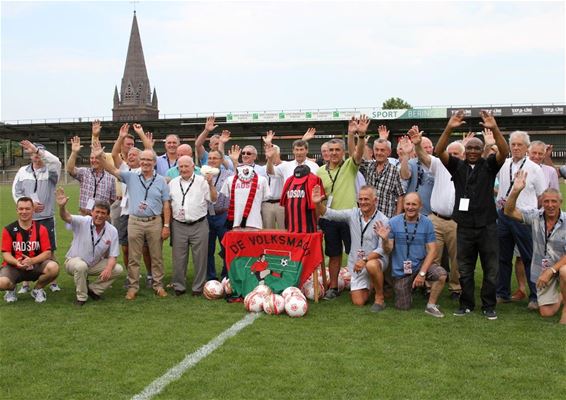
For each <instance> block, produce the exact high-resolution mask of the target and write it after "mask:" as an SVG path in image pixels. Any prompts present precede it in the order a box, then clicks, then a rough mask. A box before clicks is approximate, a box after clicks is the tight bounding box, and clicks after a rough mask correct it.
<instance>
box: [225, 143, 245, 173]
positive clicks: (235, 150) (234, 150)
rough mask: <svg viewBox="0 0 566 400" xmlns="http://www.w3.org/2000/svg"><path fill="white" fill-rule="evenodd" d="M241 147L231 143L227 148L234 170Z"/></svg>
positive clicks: (235, 169) (236, 166)
mask: <svg viewBox="0 0 566 400" xmlns="http://www.w3.org/2000/svg"><path fill="white" fill-rule="evenodd" d="M241 152H242V149H240V146H238V145H237V144H234V145H232V147H231V148H230V150H228V157H230V159H231V160H232V164H233V165H234V171H238V160H239V159H240V153H241Z"/></svg>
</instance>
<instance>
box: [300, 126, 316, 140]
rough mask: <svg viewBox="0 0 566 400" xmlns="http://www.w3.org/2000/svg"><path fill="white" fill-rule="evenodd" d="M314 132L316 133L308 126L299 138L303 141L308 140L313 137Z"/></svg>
mask: <svg viewBox="0 0 566 400" xmlns="http://www.w3.org/2000/svg"><path fill="white" fill-rule="evenodd" d="M315 134H316V129H315V128H309V129H307V131H306V132H305V133H304V135H303V137H302V138H301V139H302V140H304V141H305V142H308V141H309V140H311V139H314V135H315Z"/></svg>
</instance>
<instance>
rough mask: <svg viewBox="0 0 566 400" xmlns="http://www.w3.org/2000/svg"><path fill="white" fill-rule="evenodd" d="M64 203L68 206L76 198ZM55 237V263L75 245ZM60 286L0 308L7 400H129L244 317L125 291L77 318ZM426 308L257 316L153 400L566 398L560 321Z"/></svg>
mask: <svg viewBox="0 0 566 400" xmlns="http://www.w3.org/2000/svg"><path fill="white" fill-rule="evenodd" d="M563 189H564V188H563ZM563 191H564V190H563ZM67 192H68V193H69V194H70V196H71V203H77V202H78V200H77V199H78V193H77V192H78V191H77V187H76V186H74V187H73V186H70V187H68V188H67ZM565 194H566V193H565ZM0 203H1V206H0V223H1V225H2V226H5V225H6V224H8V223H9V222H11V221H13V220H14V219H15V218H16V217H15V212H14V204H13V202H12V199H11V196H10V188H9V187H8V186H1V187H0ZM71 211H76V209H75V210H71ZM57 224H58V232H57V233H58V238H59V243H60V248H59V250H58V251H57V257H58V259H59V260H60V261H61V260H63V258H64V254H65V252H66V251H67V249H68V247H69V245H70V234H69V232H67V231H65V230H64V228H63V224H62V223H61V220H60V219H58V221H57ZM164 249H165V251H164V254H165V265H166V279H165V282H169V280H170V275H171V255H170V249H169V248H168V247H164ZM218 265H220V264H218ZM191 272H192V271H191ZM191 275H192V274H191ZM477 278H480V275H478V276H477ZM189 279H192V276H190V277H189ZM476 281H478V279H477V280H476ZM59 282H60V285H61V286H62V288H63V291H61V292H59V293H55V294H52V293H51V292H50V291H48V292H47V295H48V299H47V302H46V303H44V304H36V303H34V301H33V299H32V298H31V297H30V296H29V295H19V301H18V302H16V303H15V304H6V303H4V302H3V301H0V338H1V339H0V341H1V342H0V343H1V346H0V376H1V377H2V379H0V398H2V399H34V398H42V399H89V400H90V399H129V398H132V397H133V396H134V395H136V394H138V393H140V392H141V391H142V390H143V389H144V388H145V387H146V386H147V385H149V384H150V383H151V382H152V381H154V380H155V379H157V378H159V377H160V376H162V375H163V374H165V373H166V372H167V371H168V370H169V369H170V368H172V367H173V366H175V365H176V364H177V363H179V362H180V361H181V360H183V358H184V357H185V356H186V355H187V354H189V353H192V352H195V351H196V350H198V349H199V348H200V347H201V346H203V345H205V344H207V343H208V342H210V341H211V340H212V339H214V338H215V337H216V336H217V335H219V334H220V333H222V332H223V331H225V330H226V329H228V328H229V327H230V326H231V325H232V324H234V323H235V322H237V321H239V320H241V319H242V318H243V317H244V316H245V315H246V312H245V310H244V307H243V305H242V304H239V303H235V304H228V303H226V302H224V301H222V300H218V301H208V300H205V299H203V298H193V297H191V296H182V297H179V298H177V297H175V296H169V297H168V298H166V299H157V298H155V297H154V296H153V294H152V292H151V291H150V290H148V289H142V290H141V291H140V293H139V297H138V299H137V300H136V301H134V302H127V301H126V300H125V299H124V294H125V293H124V292H125V291H124V289H123V288H122V283H123V279H122V278H119V279H118V281H116V283H115V284H114V287H113V288H112V289H110V290H109V291H108V292H107V293H105V296H104V300H102V301H99V302H96V303H93V302H88V303H87V304H86V305H85V306H84V307H82V308H78V307H76V306H74V305H73V300H74V286H73V282H72V279H71V277H70V276H68V275H67V274H66V273H65V272H64V270H62V271H61V274H60V278H59ZM476 295H477V296H478V297H479V292H476ZM424 305H425V302H424V300H423V299H422V298H421V297H420V296H418V298H417V300H416V304H415V306H414V308H413V309H412V310H411V311H408V312H401V311H396V310H394V309H393V307H392V303H391V302H390V301H388V306H389V307H388V308H387V309H386V311H384V312H383V313H380V314H379V315H375V314H372V313H370V312H369V309H368V308H367V307H365V308H355V307H353V306H351V304H350V301H349V295H348V293H343V294H342V296H340V297H339V298H338V299H337V300H335V301H332V302H322V303H320V304H312V303H311V304H310V309H309V312H308V314H307V316H306V317H304V318H300V319H291V318H289V317H286V316H268V315H263V316H261V317H259V318H258V319H257V320H256V321H255V322H254V323H253V324H252V325H250V326H248V327H246V328H245V329H243V330H242V331H241V332H239V333H238V334H237V335H236V336H234V337H233V338H230V339H228V340H227V341H226V342H225V343H224V344H223V345H222V346H221V347H219V348H218V349H217V350H216V351H215V352H213V353H212V354H210V355H209V356H208V357H206V358H204V359H202V360H201V361H200V362H199V363H198V364H196V365H195V366H194V367H193V368H192V369H189V370H187V371H186V373H185V374H183V375H182V376H181V377H180V378H179V379H178V380H176V381H174V382H172V383H171V384H170V385H168V386H167V387H166V388H165V389H164V390H163V392H161V393H160V394H158V395H157V396H156V397H155V398H156V399H188V398H203V399H204V398H206V399H219V398H222V399H248V398H262V399H272V398H274V399H283V398H301V399H302V398H304V399H345V398H347V399H490V400H493V399H527V398H528V399H533V398H536V399H560V398H564V394H565V393H566V329H565V327H564V326H559V325H558V324H557V321H558V318H557V317H555V318H551V319H548V320H543V319H542V318H540V317H539V316H538V314H537V313H534V312H529V311H527V309H526V302H520V303H511V304H504V305H501V306H498V314H499V319H498V320H497V321H488V320H486V319H484V318H482V317H481V316H480V315H479V313H478V312H474V313H473V314H472V315H470V316H469V317H466V318H459V319H457V318H456V317H453V316H452V315H451V313H452V311H454V310H455V308H456V307H457V304H456V303H455V302H452V301H451V300H449V298H448V295H447V293H444V294H443V296H442V298H441V301H440V305H441V307H442V309H443V310H444V311H445V312H446V314H447V315H446V318H443V319H435V318H432V317H429V316H427V315H425V314H424V313H423V309H424Z"/></svg>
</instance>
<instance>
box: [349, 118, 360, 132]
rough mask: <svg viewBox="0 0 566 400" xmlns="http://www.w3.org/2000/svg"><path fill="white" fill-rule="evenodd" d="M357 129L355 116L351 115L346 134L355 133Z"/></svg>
mask: <svg viewBox="0 0 566 400" xmlns="http://www.w3.org/2000/svg"><path fill="white" fill-rule="evenodd" d="M357 131H358V120H357V119H356V117H352V118H351V119H350V121H348V135H355V134H356V132H357Z"/></svg>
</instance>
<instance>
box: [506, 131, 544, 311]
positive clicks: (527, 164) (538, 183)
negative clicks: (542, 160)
mask: <svg viewBox="0 0 566 400" xmlns="http://www.w3.org/2000/svg"><path fill="white" fill-rule="evenodd" d="M529 145H530V139H529V135H528V134H527V133H526V132H522V131H515V132H513V133H511V135H510V137H509V147H510V148H511V158H508V159H507V160H506V161H505V163H504V164H503V166H502V167H501V169H500V170H499V173H498V175H497V177H498V179H499V192H498V193H497V213H498V221H497V236H498V239H499V271H498V274H497V300H498V301H499V302H508V301H511V272H512V270H513V265H512V262H513V248H514V247H515V245H517V248H518V249H519V253H520V254H521V259H522V260H523V264H524V265H525V273H526V276H527V283H528V285H529V291H530V294H529V309H537V308H538V305H537V290H536V285H535V283H534V282H532V280H531V267H530V266H531V259H532V255H533V238H532V234H531V229H530V227H528V226H527V225H524V224H521V223H520V222H518V221H515V220H513V219H511V218H509V217H508V216H506V215H505V214H504V212H503V211H504V210H503V207H504V206H505V202H506V201H507V197H508V196H509V193H510V192H511V188H512V187H513V183H514V181H515V174H516V173H517V171H526V172H527V174H528V175H527V181H526V186H525V188H524V189H523V190H522V192H521V194H520V195H519V197H518V199H517V208H519V209H520V210H521V211H528V210H536V209H538V197H539V196H540V195H541V194H542V192H543V191H544V189H545V188H546V187H545V179H544V175H543V173H542V169H541V168H540V166H539V165H537V164H535V163H534V162H532V161H531V160H529V159H528V157H527V150H528V148H529Z"/></svg>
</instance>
